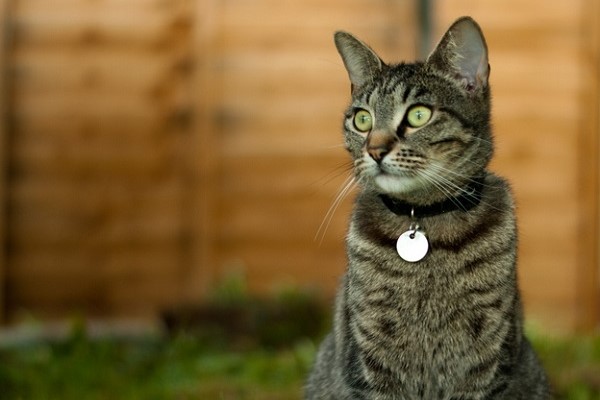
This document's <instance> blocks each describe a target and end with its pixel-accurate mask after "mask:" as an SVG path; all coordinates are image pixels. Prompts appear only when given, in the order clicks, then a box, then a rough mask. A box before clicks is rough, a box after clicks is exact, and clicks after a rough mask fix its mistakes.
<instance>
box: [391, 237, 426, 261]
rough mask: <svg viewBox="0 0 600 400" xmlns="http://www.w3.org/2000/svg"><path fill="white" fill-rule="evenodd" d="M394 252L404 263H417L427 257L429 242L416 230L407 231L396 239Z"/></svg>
mask: <svg viewBox="0 0 600 400" xmlns="http://www.w3.org/2000/svg"><path fill="white" fill-rule="evenodd" d="M396 250H397V251H398V254H399V255H400V257H402V259H403V260H404V261H408V262H417V261H421V260H422V259H423V257H425V256H426V255H427V251H428V250H429V242H428V241H427V238H426V237H425V235H424V234H423V233H421V232H419V231H417V230H409V231H406V232H404V233H403V234H402V235H400V237H399V238H398V242H396Z"/></svg>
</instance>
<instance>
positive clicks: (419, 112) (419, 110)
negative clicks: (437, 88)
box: [406, 106, 431, 128]
mask: <svg viewBox="0 0 600 400" xmlns="http://www.w3.org/2000/svg"><path fill="white" fill-rule="evenodd" d="M430 119H431V108H429V107H425V106H414V107H412V108H410V109H409V110H408V114H407V115H406V120H407V121H408V124H409V125H410V126H412V127H413V128H419V127H421V126H423V125H425V124H426V123H428V122H429V120H430Z"/></svg>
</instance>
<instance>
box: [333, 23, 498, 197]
mask: <svg viewBox="0 0 600 400" xmlns="http://www.w3.org/2000/svg"><path fill="white" fill-rule="evenodd" d="M336 45H337V47H338V50H339V51H340V54H341V55H342V58H343V60H344V64H345V66H346V68H347V69H348V73H349V75H350V80H351V82H352V102H351V104H350V107H349V108H348V109H347V111H346V115H345V120H344V132H345V142H346V147H347V149H348V150H349V151H350V153H351V154H352V156H353V158H354V165H355V172H356V176H357V177H358V179H359V181H360V182H361V183H362V184H363V186H364V187H367V188H371V189H373V190H376V191H378V192H380V193H386V194H390V195H394V196H396V197H400V198H407V199H408V198H410V199H411V200H413V201H414V199H412V197H418V198H419V199H421V200H422V201H420V202H421V203H428V202H435V201H437V200H438V199H440V198H443V197H450V196H453V195H455V194H456V193H457V192H460V190H461V188H462V187H463V186H464V185H465V184H466V183H468V181H469V180H470V179H473V178H474V177H477V176H478V175H480V174H481V172H482V171H483V169H484V168H485V167H486V165H487V164H488V162H489V160H490V158H491V155H492V151H493V146H492V142H491V134H490V127H489V117H490V116H489V88H488V83H487V79H488V74H489V67H488V63H487V51H486V45H485V42H484V39H483V36H482V35H481V31H480V30H479V27H478V26H477V25H476V24H475V22H474V21H473V20H471V19H468V18H463V19H460V20H458V21H457V22H456V23H455V24H454V25H453V26H452V27H451V28H450V29H449V30H448V32H447V33H446V35H445V36H444V38H443V39H442V41H441V42H440V44H439V45H438V46H437V48H436V49H435V50H434V52H433V53H432V54H431V55H430V56H429V58H428V59H427V61H426V62H425V63H415V64H400V65H393V66H388V65H386V64H384V63H383V61H381V59H379V57H378V56H377V55H375V53H374V52H373V51H372V50H371V49H370V48H368V47H367V46H366V45H364V44H363V43H362V42H360V41H358V40H357V39H355V38H354V37H353V36H351V35H349V34H347V33H341V32H339V33H337V34H336Z"/></svg>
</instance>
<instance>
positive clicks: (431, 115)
mask: <svg viewBox="0 0 600 400" xmlns="http://www.w3.org/2000/svg"><path fill="white" fill-rule="evenodd" d="M335 44H336V47H337V49H338V51H339V53H340V55H341V57H342V59H343V62H344V65H345V67H346V69H347V71H348V74H349V76H350V81H351V83H352V101H351V104H350V106H349V108H348V109H347V111H346V114H345V120H344V133H345V145H346V148H347V150H348V151H349V152H350V154H351V155H352V158H353V160H354V172H355V174H354V176H355V179H356V181H357V182H358V185H359V187H360V190H359V193H358V194H357V198H356V202H355V205H354V209H353V212H352V217H351V222H350V227H349V232H348V235H347V254H348V268H347V271H346V273H345V275H344V277H343V281H342V284H341V287H340V289H339V291H338V295H337V299H336V311H335V318H334V328H333V331H332V332H331V333H330V334H329V335H328V336H327V337H326V339H325V340H324V342H323V343H322V344H321V347H320V349H319V352H318V355H317V360H316V362H315V365H314V367H313V370H312V372H311V374H310V376H309V378H308V382H307V384H306V388H305V397H306V399H319V400H326V399H377V400H384V399H406V400H412V399H427V400H435V399H453V400H458V399H462V400H476V399H510V400H517V399H527V400H536V399H548V398H549V397H550V395H549V387H548V384H547V380H546V376H545V373H544V370H543V369H542V367H541V365H540V363H539V361H538V359H537V357H536V355H535V354H534V351H533V350H532V348H531V346H530V344H529V342H528V341H527V339H526V338H525V337H524V334H523V317H522V307H521V300H520V295H519V291H518V286H517V275H516V266H515V262H516V254H517V252H516V246H517V234H516V224H515V213H514V203H513V200H512V197H511V193H510V189H509V186H508V184H507V183H506V182H505V181H504V180H503V179H502V178H500V177H498V176H496V175H494V174H493V173H491V172H489V171H488V169H487V168H488V163H489V161H490V159H491V157H492V153H493V143H492V134H491V124H490V88H489V84H488V77H489V72H490V69H489V65H488V56H487V45H486V43H485V39H484V37H483V35H482V32H481V29H480V28H479V26H478V25H477V23H476V22H475V21H474V20H473V19H471V18H469V17H463V18H460V19H459V20H457V21H456V22H455V23H454V24H453V25H452V26H451V27H450V28H449V30H448V31H447V32H446V33H445V35H444V36H443V38H442V39H441V41H440V42H439V44H438V45H437V47H436V48H435V50H434V51H433V52H432V53H431V55H429V57H428V58H427V60H426V61H425V62H417V63H412V64H405V63H403V64H397V65H387V64H385V63H384V62H383V61H382V60H381V59H380V58H379V57H378V56H377V55H376V54H375V52H374V51H373V50H372V49H371V48H369V47H368V46H367V45H365V44H364V43H362V42H361V41H359V40H358V39H356V38H355V37H354V36H352V35H350V34H349V33H345V32H337V33H336V34H335Z"/></svg>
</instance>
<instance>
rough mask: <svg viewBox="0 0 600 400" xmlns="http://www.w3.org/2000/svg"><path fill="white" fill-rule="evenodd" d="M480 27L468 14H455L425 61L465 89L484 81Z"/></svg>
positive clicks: (484, 56) (485, 60) (484, 46)
mask: <svg viewBox="0 0 600 400" xmlns="http://www.w3.org/2000/svg"><path fill="white" fill-rule="evenodd" d="M487 53H488V51H487V44H486V43H485V38H484V37H483V33H482V32H481V28H480V27H479V25H478V24H477V22H475V21H474V20H473V19H472V18H471V17H462V18H459V19H458V20H457V21H456V22H454V24H452V26H451V27H450V28H449V29H448V31H447V32H446V34H445V35H444V37H442V40H440V42H439V43H438V45H437V46H436V48H435V50H434V51H433V52H432V53H431V54H430V55H429V57H428V58H427V61H426V63H427V64H428V65H431V66H433V67H434V68H436V69H438V70H441V71H442V72H443V73H450V74H451V75H452V77H453V78H455V79H457V80H458V81H459V83H460V84H461V85H462V86H463V87H464V88H465V89H466V90H467V91H468V92H471V93H472V92H475V91H477V90H478V89H482V88H485V87H486V86H487V85H488V78H489V75H490V66H489V64H488V55H487Z"/></svg>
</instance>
